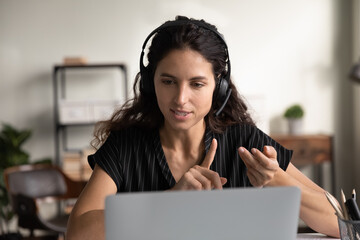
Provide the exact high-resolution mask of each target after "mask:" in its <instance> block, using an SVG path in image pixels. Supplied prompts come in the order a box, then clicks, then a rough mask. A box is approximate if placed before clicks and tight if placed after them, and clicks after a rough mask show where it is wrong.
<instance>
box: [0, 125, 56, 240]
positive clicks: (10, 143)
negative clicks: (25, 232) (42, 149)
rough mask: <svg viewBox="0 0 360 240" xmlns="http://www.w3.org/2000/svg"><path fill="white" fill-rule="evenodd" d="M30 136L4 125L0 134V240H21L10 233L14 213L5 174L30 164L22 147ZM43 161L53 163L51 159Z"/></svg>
mask: <svg viewBox="0 0 360 240" xmlns="http://www.w3.org/2000/svg"><path fill="white" fill-rule="evenodd" d="M30 136H31V130H29V129H25V130H17V129H15V128H14V127H12V126H11V125H9V124H3V126H2V130H1V132H0V240H1V239H21V236H20V235H19V234H17V233H10V231H9V221H10V220H11V219H12V218H13V216H14V213H13V211H12V209H11V205H10V201H9V197H8V192H7V190H6V187H5V181H4V175H3V174H4V170H5V169H6V168H8V167H12V166H16V165H21V164H28V163H29V154H28V153H27V152H26V151H25V150H24V149H23V148H22V146H23V144H24V143H25V142H26V141H27V140H28V139H29V138H30ZM41 161H47V162H51V160H50V159H43V160H41Z"/></svg>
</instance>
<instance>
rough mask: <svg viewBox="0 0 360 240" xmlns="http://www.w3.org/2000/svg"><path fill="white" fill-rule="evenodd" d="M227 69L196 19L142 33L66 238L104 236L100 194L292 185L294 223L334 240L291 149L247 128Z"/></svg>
mask: <svg viewBox="0 0 360 240" xmlns="http://www.w3.org/2000/svg"><path fill="white" fill-rule="evenodd" d="M151 37H153V39H152V43H151V46H150V48H149V53H148V55H147V57H148V64H147V66H144V64H143V56H144V49H145V47H146V43H147V41H148V40H149V39H150V38H151ZM230 69H231V67H230V60H229V56H228V51H227V46H226V43H225V41H224V40H223V38H222V35H220V34H219V33H218V32H217V30H216V28H215V26H212V25H210V24H208V23H206V22H205V21H203V20H201V21H198V20H194V19H188V18H185V17H177V19H176V20H175V21H169V22H166V23H165V24H163V25H162V26H160V27H159V28H157V29H155V30H154V31H153V32H152V33H151V34H150V35H149V36H148V38H147V39H146V40H145V43H144V45H143V51H142V53H141V58H140V73H139V74H138V76H137V78H136V81H135V84H134V93H135V97H134V99H132V100H131V101H129V102H127V104H125V105H124V106H123V108H122V109H120V110H119V111H118V112H116V113H115V114H114V115H113V116H112V118H111V119H110V120H109V121H105V122H101V123H99V125H98V126H97V127H98V128H97V132H96V134H95V136H96V138H95V146H99V145H101V147H100V148H99V149H98V151H97V152H96V153H95V154H94V155H92V156H89V163H90V165H91V166H92V167H93V168H94V171H93V174H92V176H91V178H90V180H89V182H88V184H87V186H86V187H85V189H84V191H83V192H82V194H81V196H80V197H79V199H78V201H77V203H76V205H75V207H74V209H73V211H72V213H71V217H70V220H69V225H68V226H69V227H68V233H67V239H103V238H104V200H105V197H106V196H108V195H110V194H115V193H117V192H131V191H165V190H190V189H197V190H202V189H214V188H215V189H222V188H223V187H225V188H226V187H250V186H255V187H263V186H297V187H299V188H300V189H301V192H302V197H301V211H300V217H301V218H302V220H303V221H304V222H305V223H307V224H308V226H310V227H311V228H313V229H314V230H315V231H318V232H321V233H324V234H327V235H330V236H336V237H339V230H338V225H337V219H336V216H335V214H334V211H333V209H332V207H331V206H330V204H329V203H328V201H327V199H326V197H325V195H324V190H323V189H322V188H320V187H319V186H317V185H316V184H314V183H313V182H312V181H311V180H309V179H308V178H307V177H305V176H304V175H303V174H302V173H301V172H300V171H299V170H298V169H296V168H295V167H294V166H293V165H292V164H291V163H289V162H290V158H291V155H292V151H290V150H287V149H285V148H284V147H282V146H281V145H279V144H278V143H276V142H275V141H274V140H272V139H271V138H270V137H269V136H267V135H266V134H264V133H263V132H261V131H260V130H259V129H258V128H256V126H255V124H254V122H253V120H252V119H251V117H250V115H249V114H248V112H247V107H246V105H245V104H244V102H243V100H242V99H241V97H240V96H239V93H238V91H237V90H236V88H235V86H234V84H233V83H232V81H231V79H230ZM138 89H139V90H140V91H138Z"/></svg>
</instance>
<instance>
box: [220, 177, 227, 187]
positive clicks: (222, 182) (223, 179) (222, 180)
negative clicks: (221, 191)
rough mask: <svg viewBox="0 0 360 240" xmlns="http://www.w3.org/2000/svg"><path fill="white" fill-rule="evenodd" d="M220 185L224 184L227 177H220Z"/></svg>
mask: <svg viewBox="0 0 360 240" xmlns="http://www.w3.org/2000/svg"><path fill="white" fill-rule="evenodd" d="M220 181H221V185H223V186H224V185H225V184H226V183H227V179H226V178H224V177H220Z"/></svg>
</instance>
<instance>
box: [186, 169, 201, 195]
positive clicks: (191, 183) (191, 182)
mask: <svg viewBox="0 0 360 240" xmlns="http://www.w3.org/2000/svg"><path fill="white" fill-rule="evenodd" d="M184 178H185V184H184V186H185V189H187V190H191V189H195V190H201V189H202V184H201V183H200V182H199V181H198V180H197V179H196V178H195V177H194V175H193V174H192V173H191V172H190V171H188V172H186V173H185V174H184Z"/></svg>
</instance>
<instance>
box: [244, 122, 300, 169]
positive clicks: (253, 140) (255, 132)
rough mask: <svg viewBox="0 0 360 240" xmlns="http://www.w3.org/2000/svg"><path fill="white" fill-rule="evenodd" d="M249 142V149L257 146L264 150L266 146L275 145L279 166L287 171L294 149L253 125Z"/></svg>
mask: <svg viewBox="0 0 360 240" xmlns="http://www.w3.org/2000/svg"><path fill="white" fill-rule="evenodd" d="M248 143H249V146H248V149H249V150H250V149H251V148H257V149H259V150H261V151H262V150H263V148H264V146H272V147H274V148H275V150H276V152H277V160H278V162H279V166H280V167H281V168H282V169H283V170H284V171H286V169H287V167H288V165H289V163H290V160H291V157H292V154H293V151H292V150H289V149H286V148H285V147H283V146H282V145H280V144H279V143H278V142H276V141H275V140H274V139H272V138H271V137H270V136H268V135H267V134H265V133H264V132H262V131H261V130H260V129H258V128H257V127H253V129H252V133H251V136H250V139H249V142H248Z"/></svg>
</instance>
